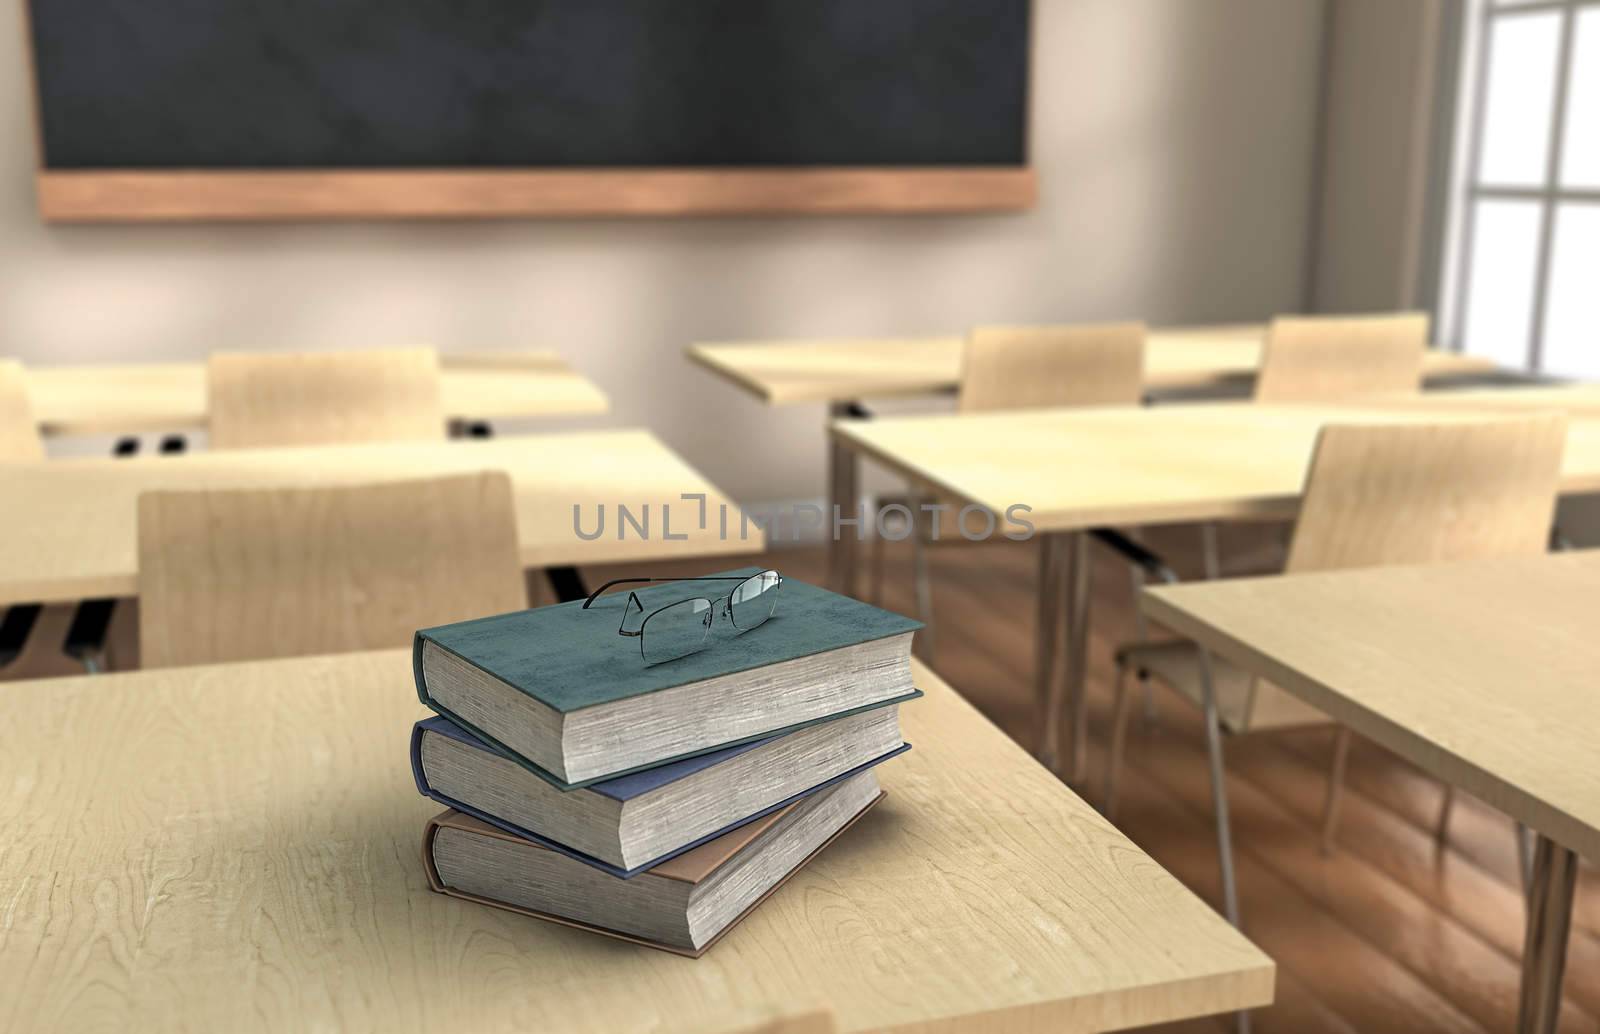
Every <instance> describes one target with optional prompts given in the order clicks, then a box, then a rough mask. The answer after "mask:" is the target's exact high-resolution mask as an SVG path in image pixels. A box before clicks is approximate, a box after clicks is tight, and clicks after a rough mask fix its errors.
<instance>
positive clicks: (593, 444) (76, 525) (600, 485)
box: [0, 430, 763, 605]
mask: <svg viewBox="0 0 1600 1034" xmlns="http://www.w3.org/2000/svg"><path fill="white" fill-rule="evenodd" d="M474 470H504V471H506V472H507V473H509V474H510V475H511V479H512V488H513V492H514V493H515V495H516V503H517V533H518V536H519V540H520V544H521V549H522V561H523V563H524V564H525V565H527V566H529V567H542V566H548V565H555V564H596V563H612V562H616V561H622V560H644V559H666V558H671V557H683V556H716V555H722V554H736V553H751V552H756V551H759V550H761V549H762V548H763V545H762V542H761V535H760V532H759V531H758V530H756V529H755V528H753V527H752V528H751V529H750V532H749V538H748V539H741V537H740V535H741V528H740V526H739V519H738V510H737V508H736V507H735V506H734V504H733V503H732V502H731V501H729V500H728V499H727V497H726V496H724V495H723V493H722V492H721V490H720V489H718V488H717V487H716V486H715V485H713V484H711V483H710V482H709V481H707V480H706V479H705V477H704V476H702V475H701V474H700V473H699V472H697V471H696V470H695V469H694V468H693V467H691V466H689V464H688V463H686V462H685V461H684V460H683V459H682V458H681V457H680V456H678V454H677V453H675V452H673V451H672V450H671V449H669V448H667V447H666V446H665V445H663V444H662V443H661V442H660V441H659V440H658V439H657V438H656V437H655V436H654V435H652V434H650V433H649V432H648V431H639V430H620V431H581V432H577V431H575V432H562V433H552V434H538V435H514V436H503V437H499V438H489V439H471V440H462V441H440V442H394V443H382V444H369V445H338V446H313V447H305V448H294V449H239V450H230V451H222V452H209V451H204V452H194V453H185V454H183V455H179V456H141V457H135V458H131V459H109V458H106V459H99V458H96V459H60V460H50V461H47V462H44V463H31V464H14V465H10V466H6V465H0V605H4V604H7V603H24V602H35V603H37V602H54V601H60V600H75V599H84V598H93V597H98V596H133V595H136V594H137V592H138V548H137V544H138V534H137V532H138V529H137V514H138V502H137V501H138V497H139V493H141V492H145V491H150V490H152V489H157V488H168V489H173V488H177V489H181V488H229V487H232V488H244V487H268V486H286V485H289V486H310V485H317V484H359V483H364V482H374V481H398V480H405V479H408V478H426V477H432V476H436V475H442V474H451V473H461V472H466V471H474ZM697 492H703V493H705V495H706V497H707V500H706V505H707V507H708V513H707V516H708V520H707V521H706V528H704V529H702V528H700V527H699V519H700V504H699V503H698V502H697V501H689V502H685V501H683V500H682V499H681V498H680V496H681V494H683V493H697ZM664 503H671V504H673V505H672V509H671V520H672V526H671V529H670V530H671V532H672V535H673V536H674V538H673V539H672V540H668V539H666V538H665V537H664V534H663V532H664V529H663V527H662V523H661V522H662V516H661V513H662V510H661V508H662V505H663V504H664ZM723 503H727V505H728V512H729V515H730V516H729V521H728V534H727V538H726V539H723V538H722V537H721V535H720V533H719V528H718V524H719V522H718V509H717V507H718V506H719V505H720V504H723ZM601 504H604V506H605V514H606V524H605V528H604V534H602V535H601V536H600V537H599V538H597V539H594V540H592V541H586V540H584V539H581V538H580V537H579V536H578V534H577V533H576V532H575V531H574V529H573V507H574V506H575V505H577V506H580V507H581V513H580V517H581V521H582V528H583V530H584V532H585V533H586V534H592V533H593V531H594V529H595V527H596V521H597V519H598V508H599V507H600V505H601ZM619 504H620V505H625V506H627V507H628V509H629V511H630V513H632V514H633V516H634V517H635V518H637V517H638V516H639V514H640V512H641V511H642V509H643V507H644V506H645V505H647V504H648V505H649V507H650V523H649V536H650V537H649V538H648V539H642V538H641V537H640V536H639V535H638V534H636V533H635V530H634V529H633V527H631V526H629V527H628V528H627V537H626V539H624V540H622V541H619V540H618V538H617V531H618V525H617V509H616V508H617V506H618V505H619ZM680 535H686V536H687V538H686V539H681V540H680V539H678V538H677V536H680Z"/></svg>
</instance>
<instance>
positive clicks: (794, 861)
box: [411, 569, 921, 956]
mask: <svg viewBox="0 0 1600 1034" xmlns="http://www.w3.org/2000/svg"><path fill="white" fill-rule="evenodd" d="M744 576H761V577H762V578H764V579H765V580H764V581H763V582H761V583H758V585H757V587H756V588H757V589H761V590H763V591H771V592H775V593H777V595H776V596H775V597H770V598H769V597H766V596H763V597H762V606H763V607H771V609H770V617H768V616H766V612H765V611H763V614H762V623H761V624H760V625H759V627H747V628H746V629H745V630H742V631H741V630H740V628H738V627H736V626H737V625H738V624H744V625H747V626H751V625H754V621H753V620H751V619H750V618H745V619H744V620H743V621H740V620H739V619H738V618H737V617H736V616H735V615H736V613H743V612H745V611H747V610H748V611H751V612H753V608H749V606H748V604H747V603H744V602H741V597H740V596H739V595H737V593H738V592H741V591H742V592H746V593H750V592H753V591H756V590H755V589H751V588H750V587H748V586H746V587H743V588H742V589H739V590H735V592H734V593H732V594H730V593H729V587H733V586H736V585H739V584H740V583H739V582H738V581H737V580H738V579H739V578H740V577H744ZM745 598H748V597H745ZM702 599H703V600H704V602H705V603H706V604H707V606H704V607H702V606H700V604H699V603H698V602H692V603H685V604H684V607H683V608H675V609H674V610H672V611H664V610H662V609H661V608H663V607H666V606H668V605H669V604H673V603H679V602H682V601H695V600H702ZM774 600H775V601H776V603H775V606H772V603H773V601H774ZM730 603H731V605H730ZM707 613H709V614H710V617H709V618H707V617H706V614H707ZM641 625H642V626H643V635H642V636H640V635H639V634H638V632H639V630H640V628H641ZM919 627H921V626H920V625H919V624H918V623H917V622H915V621H912V620H911V619H909V618H905V617H902V616H900V615H898V614H892V613H890V612H888V611H885V610H881V609H879V608H877V607H873V606H871V605H869V604H866V603H862V602H860V601H858V600H854V599H850V598H848V597H844V596H839V595H837V594H834V593H831V592H827V591H826V590H823V589H819V588H816V587H815V586H811V585H806V584H805V583H803V582H797V581H795V580H793V579H779V578H778V576H776V575H775V574H774V573H772V572H761V571H759V570H757V569H750V570H746V571H734V572H725V573H724V574H722V575H718V576H715V580H711V579H708V580H703V581H702V580H686V581H681V582H675V583H670V584H664V585H651V586H649V587H647V588H639V589H636V590H634V591H632V592H627V591H618V592H614V593H610V594H607V595H602V596H599V597H598V598H595V599H594V600H593V601H592V603H591V604H590V605H587V606H586V605H585V603H584V602H583V601H577V602H572V603H562V604H558V605H556V606H553V607H541V608H537V609H534V610H526V611H518V612H516V613H511V614H501V615H497V616H495V617H488V618H480V619H476V620H473V621H464V622H460V623H458V624H454V625H445V626H442V627H440V628H431V629H425V630H423V631H420V632H418V633H417V637H416V645H415V650H414V667H415V673H416V683H417V691H418V693H419V695H420V696H421V698H422V701H423V703H424V704H426V705H427V706H428V707H429V708H430V709H431V710H433V711H435V712H437V715H438V716H437V717H433V718H429V719H427V720H426V721H422V722H419V723H418V724H417V726H416V728H415V730H414V731H413V734H412V739H411V764H412V769H413V772H414V773H415V776H416V781H417V788H418V789H419V790H421V791H422V793H423V794H425V795H426V796H428V797H431V798H433V799H434V800H436V801H438V802H439V803H441V804H443V805H445V806H447V808H448V809H449V810H448V811H445V812H444V813H443V814H441V815H438V816H436V817H434V818H433V819H431V820H430V821H429V822H428V825H427V828H426V829H425V831H424V834H423V859H424V863H425V865H426V867H427V872H428V878H429V881H430V882H431V883H432V885H433V888H434V889H435V890H437V891H440V892H442V893H445V894H449V895H453V896H455V897H459V898H465V899H468V900H471V901H476V902H480V903H482V904H488V905H493V906H496V907H498V908H504V909H509V910H511V911H515V912H521V913H524V914H527V915H531V916H535V917H538V918H541V919H547V920H550V921H553V922H558V923H563V924H566V925H569V926H577V927H582V928H584V929H589V930H593V931H595V932H598V933H603V934H607V935H609V936H613V937H620V938H623V939H625V940H631V941H636V942H639V943H643V944H648V945H651V946H653V947H658V948H663V949H665V950H668V951H673V952H677V953H679V954H684V955H691V956H698V955H700V954H702V953H703V952H705V951H706V950H707V949H708V948H710V947H711V945H712V944H714V943H715V942H716V941H717V939H718V938H720V937H721V936H722V935H723V934H724V933H726V932H727V930H728V929H729V928H731V927H732V926H733V925H734V924H736V923H737V922H738V921H739V920H740V919H742V918H743V917H744V916H745V915H747V914H748V913H749V912H750V911H751V910H752V909H754V908H755V907H756V906H757V905H759V904H760V903H761V901H762V900H764V899H765V898H766V896H767V895H769V894H771V893H772V892H773V891H774V890H775V889H776V888H777V887H778V886H779V885H781V884H782V883H783V882H784V881H785V880H787V879H788V878H789V877H790V876H791V875H793V874H794V873H795V872H796V871H797V870H799V868H800V867H801V866H803V865H805V863H806V862H808V861H809V860H810V859H811V858H812V857H814V856H815V855H816V854H817V853H818V852H820V851H821V850H822V849H823V848H824V847H826V846H827V845H828V844H829V843H830V842H831V841H832V840H833V839H834V838H835V837H837V836H838V835H839V834H840V833H842V832H843V831H844V830H845V829H846V828H847V827H849V826H850V825H851V824H852V823H854V822H855V820H856V819H857V818H859V817H860V816H861V815H862V814H863V813H865V812H866V811H867V809H869V808H871V807H872V806H873V805H874V804H875V803H877V801H878V800H879V799H880V798H881V797H882V795H883V794H882V791H881V790H880V789H879V786H878V779H877V774H876V772H875V771H874V769H875V766H877V765H879V764H881V763H882V762H884V761H887V760H888V759H890V758H892V757H894V756H896V755H897V754H900V753H902V752H904V751H906V750H909V749H910V744H907V743H905V742H904V741H903V739H902V737H901V733H900V720H899V718H900V716H899V705H900V704H901V703H904V702H905V701H907V700H910V699H913V698H914V697H917V696H920V695H921V693H920V691H918V690H917V689H916V688H915V687H914V686H913V685H912V682H911V637H912V634H913V633H914V632H915V631H916V629H917V628H919ZM702 629H703V635H704V638H703V640H696V639H695V636H697V635H699V634H701V633H702ZM619 632H620V633H621V635H620V636H619ZM680 651H684V652H683V655H681V656H674V655H676V654H678V653H679V652H680ZM663 656H667V657H670V659H665V660H662V659H660V658H661V657H663ZM652 661H653V662H652Z"/></svg>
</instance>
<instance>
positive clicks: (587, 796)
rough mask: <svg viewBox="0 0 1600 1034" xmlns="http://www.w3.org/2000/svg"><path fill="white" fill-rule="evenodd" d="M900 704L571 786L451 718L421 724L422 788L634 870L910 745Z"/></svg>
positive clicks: (617, 868) (564, 848)
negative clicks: (557, 782) (902, 725)
mask: <svg viewBox="0 0 1600 1034" xmlns="http://www.w3.org/2000/svg"><path fill="white" fill-rule="evenodd" d="M898 711H899V709H898V708H897V707H895V706H893V705H890V706H885V707H880V708H875V709H872V710H869V711H864V712H861V713H859V714H856V715H852V716H850V717H846V718H839V719H834V720H832V721H828V722H822V723H819V724H816V725H812V726H810V727H808V728H805V729H801V730H798V731H796V732H791V733H786V734H783V735H779V736H768V737H765V738H763V739H759V740H752V741H749V742H746V743H742V744H739V745H737V746H733V747H725V748H723V749H721V750H715V751H712V752H710V753H707V754H700V755H697V756H695V757H693V758H686V759H684V760H682V761H675V762H672V763H670V764H667V765H662V766H659V767H657V768H652V769H648V770H646V771H643V772H636V773H633V774H632V775H626V776H621V777H619V778H616V779H609V780H605V781H603V782H599V783H594V784H591V785H590V786H589V787H587V788H585V789H579V790H573V791H570V792H567V791H563V790H561V789H559V788H557V787H555V786H552V785H551V784H550V783H549V782H547V781H546V780H543V779H540V778H538V777H537V776H534V775H533V774H531V773H529V772H528V771H527V769H525V768H524V767H522V766H520V765H518V764H516V763H515V762H514V761H513V760H512V759H510V758H508V757H506V756H505V755H504V754H502V753H501V752H499V751H498V750H496V749H495V748H494V747H492V746H491V745H489V744H487V743H485V742H483V741H482V740H480V739H478V738H477V737H476V736H474V735H472V734H471V733H470V732H467V731H466V730H465V729H462V728H461V727H459V726H457V725H455V724H453V723H452V722H450V721H449V720H448V719H446V718H429V719H427V720H425V721H421V722H418V723H417V724H416V726H415V728H414V729H413V730H412V734H411V768H412V772H413V774H414V775H415V777H416V781H417V789H418V790H420V791H421V792H422V793H423V794H424V795H426V796H428V797H431V798H433V799H434V800H436V801H438V802H439V803H440V804H443V805H446V806H447V807H451V808H454V809H455V810H457V811H460V812H464V813H466V814H468V815H471V816H473V817H474V818H477V819H480V820H481V821H484V822H487V823H489V824H491V825H494V826H497V827H499V828H500V829H503V830H505V831H506V832H508V833H513V834H515V835H517V836H520V837H523V838H525V839H527V840H532V841H534V842H536V843H538V844H541V845H543V846H545V847H548V848H550V849H552V850H555V851H560V852H561V853H563V854H566V855H568V856H570V857H572V858H575V859H577V860H579V861H582V862H585V863H587V864H589V865H592V866H594V867H595V868H597V869H601V870H603V871H605V872H608V873H610V874H611V875H613V876H619V877H622V878H624V879H626V878H628V877H631V876H633V875H635V874H637V873H639V872H642V871H644V870H645V869H648V868H651V867H652V866H654V865H656V864H658V863H660V862H662V861H665V860H667V859H669V858H673V857H676V856H677V855H679V854H681V853H683V852H685V851H688V850H691V849H692V848H695V847H698V846H699V845H700V844H703V843H706V842H707V841H710V840H714V839H716V838H717V837H719V836H722V835H723V834H724V833H728V832H730V831H732V830H734V829H737V828H739V827H740V826H743V825H744V824H746V823H748V822H751V821H754V820H755V819H758V818H761V817H762V816H765V815H768V814H770V813H772V812H775V811H778V810H780V809H782V808H785V807H787V806H788V805H790V804H792V803H794V802H795V801H797V800H800V799H801V798H803V797H807V796H809V795H811V794H813V793H816V792H818V791H819V790H822V789H825V788H826V787H829V786H832V785H834V784H835V783H838V782H840V781H842V780H845V779H848V778H850V777H851V776H853V775H855V774H856V773H858V772H863V771H865V770H867V769H869V768H871V767H873V766H875V765H878V764H880V763H882V762H884V761H887V760H888V759H889V758H892V757H894V756H895V755H897V754H901V753H903V752H905V751H907V750H910V749H911V746H910V744H908V743H904V742H902V741H901V739H900V723H899V716H898Z"/></svg>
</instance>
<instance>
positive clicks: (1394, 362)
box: [1255, 312, 1428, 402]
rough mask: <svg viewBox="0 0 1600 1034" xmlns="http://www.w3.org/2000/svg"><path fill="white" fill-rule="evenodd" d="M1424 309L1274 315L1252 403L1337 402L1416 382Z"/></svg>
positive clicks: (1424, 339)
mask: <svg viewBox="0 0 1600 1034" xmlns="http://www.w3.org/2000/svg"><path fill="white" fill-rule="evenodd" d="M1427 347H1428V317H1427V314H1426V313H1420V312H1410V313H1396V314H1386V315H1374V316H1280V317H1278V318H1277V319H1275V320H1273V321H1272V323H1271V325H1270V326H1269V327H1268V328H1267V341H1266V347H1265V348H1264V349H1263V351H1262V355H1261V372H1260V374H1259V375H1258V376H1257V377H1256V387H1255V397H1256V400H1257V401H1258V402H1341V401H1345V400H1348V399H1354V398H1362V397H1367V396H1373V395H1391V394H1396V393H1400V392H1416V391H1419V390H1420V389H1421V387H1422V370H1423V355H1424V353H1425V352H1426V350H1427Z"/></svg>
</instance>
